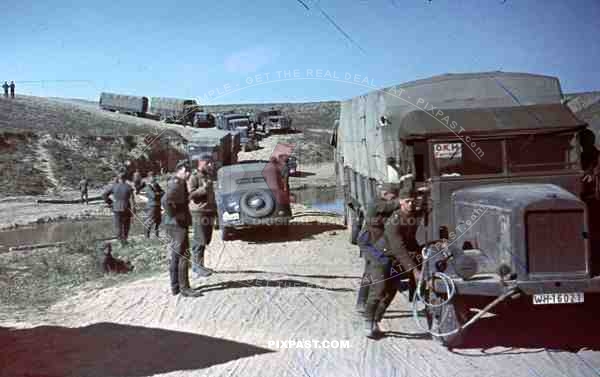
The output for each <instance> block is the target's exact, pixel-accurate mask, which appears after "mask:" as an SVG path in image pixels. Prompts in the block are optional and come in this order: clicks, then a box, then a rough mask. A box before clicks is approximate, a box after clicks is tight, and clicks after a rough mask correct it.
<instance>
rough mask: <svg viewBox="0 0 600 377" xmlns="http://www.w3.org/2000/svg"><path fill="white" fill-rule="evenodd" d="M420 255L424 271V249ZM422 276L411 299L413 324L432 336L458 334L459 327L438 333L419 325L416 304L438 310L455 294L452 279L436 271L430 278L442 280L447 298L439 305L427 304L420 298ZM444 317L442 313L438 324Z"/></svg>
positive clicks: (425, 257)
mask: <svg viewBox="0 0 600 377" xmlns="http://www.w3.org/2000/svg"><path fill="white" fill-rule="evenodd" d="M421 255H422V256H423V271H425V268H426V267H427V263H428V261H427V260H428V255H427V251H426V248H423V249H422V250H421ZM423 275H424V274H423V273H421V276H420V277H419V281H418V283H417V289H416V291H415V295H414V297H413V307H412V312H413V318H414V320H415V323H416V324H417V326H418V327H419V328H420V329H421V330H423V331H426V332H428V333H430V334H431V335H433V336H437V337H443V336H450V335H454V334H456V333H457V332H459V331H460V330H461V329H462V328H461V327H457V328H456V329H454V330H452V331H448V332H444V333H438V332H435V331H433V330H431V329H428V328H425V327H423V325H422V324H421V321H420V320H419V311H418V309H417V305H418V303H422V304H423V305H425V308H426V309H427V308H428V307H429V308H439V307H442V306H444V305H446V304H448V303H449V302H450V301H451V300H452V298H453V297H454V295H455V294H456V286H455V285H454V281H453V280H452V278H451V277H450V276H448V275H446V274H445V273H443V272H439V271H436V272H434V273H433V274H432V276H433V278H436V277H437V278H439V279H441V280H442V282H443V283H444V286H445V289H446V296H447V298H446V299H445V300H444V301H442V302H441V303H439V304H432V303H430V302H428V301H427V300H425V299H424V298H423V296H421V287H422V286H423ZM446 315H447V313H444V317H443V318H442V319H441V321H440V322H443V321H444V320H445V319H446Z"/></svg>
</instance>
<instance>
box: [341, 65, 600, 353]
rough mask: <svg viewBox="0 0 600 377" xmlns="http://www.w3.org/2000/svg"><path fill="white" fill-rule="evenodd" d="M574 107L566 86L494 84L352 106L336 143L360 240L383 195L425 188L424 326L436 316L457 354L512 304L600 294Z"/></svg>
mask: <svg viewBox="0 0 600 377" xmlns="http://www.w3.org/2000/svg"><path fill="white" fill-rule="evenodd" d="M561 100H562V92H561V87H560V83H559V80H558V79H557V78H555V77H549V76H542V75H534V74H525V73H504V72H491V73H476V74H448V75H442V76H436V77H432V78H429V79H425V80H419V81H414V82H409V83H406V84H402V85H398V86H395V87H390V88H386V89H382V90H379V91H374V92H371V93H368V94H366V95H363V96H359V97H356V98H353V99H351V100H348V101H344V102H342V104H341V113H340V119H339V122H338V124H337V126H336V128H335V131H334V137H333V138H332V142H333V143H334V146H335V147H336V151H335V155H336V171H337V172H338V176H337V179H338V184H339V185H341V186H342V187H343V188H344V193H345V199H346V203H347V206H346V218H347V220H348V221H349V223H350V224H351V226H352V225H353V228H354V230H355V231H354V232H352V235H351V237H355V236H356V233H357V232H356V229H358V228H360V227H361V225H362V224H360V221H361V220H362V219H363V218H364V211H365V208H366V207H367V205H368V203H369V202H370V201H372V200H373V199H374V198H375V196H376V185H377V183H378V182H381V181H388V182H394V181H395V182H398V183H401V184H409V185H411V186H412V188H413V189H414V190H415V192H416V193H417V194H416V195H415V198H416V199H417V207H419V208H420V210H421V213H422V221H421V222H419V223H418V224H416V225H418V226H419V231H418V239H419V243H420V245H421V246H423V248H422V249H421V250H416V254H415V259H416V260H417V261H418V262H419V263H420V267H421V268H422V271H423V273H422V280H421V281H420V282H419V288H418V289H417V290H416V291H417V292H418V294H417V295H415V299H414V303H415V304H414V305H415V306H414V307H413V313H414V315H415V319H418V317H417V314H416V313H417V305H418V304H419V303H425V307H426V309H427V310H426V312H427V328H426V329H427V330H428V331H430V332H431V333H432V334H433V335H434V337H435V338H436V339H438V340H440V341H442V342H443V343H444V344H446V345H448V346H454V345H457V344H460V342H461V341H462V340H463V336H466V335H465V334H466V331H465V330H466V329H467V328H468V327H469V326H471V325H472V324H473V323H475V322H476V321H477V320H478V319H479V318H480V317H481V316H482V315H484V314H485V313H487V312H488V311H489V310H491V309H492V308H493V307H495V306H496V305H498V304H499V303H500V302H503V305H509V306H510V305H511V302H513V301H512V299H515V298H517V297H519V298H520V300H521V301H525V302H527V303H528V305H531V306H532V307H533V306H535V307H539V306H540V305H545V304H546V305H549V304H573V305H579V304H580V303H582V302H584V301H586V300H588V299H593V298H595V297H597V296H598V292H600V269H599V268H598V267H599V266H598V264H597V261H598V253H600V250H597V248H591V246H590V239H594V238H596V239H597V235H594V234H590V230H589V220H590V219H589V217H588V216H590V215H591V214H590V213H588V207H587V206H586V203H584V202H583V201H582V200H581V199H580V198H579V197H578V196H579V194H580V190H581V187H580V186H581V177H582V170H581V167H580V149H579V143H578V142H577V136H578V134H579V133H580V132H581V131H582V130H583V129H585V128H586V124H585V123H583V122H582V121H580V120H579V119H577V118H576V117H575V116H574V114H573V113H572V112H571V111H570V110H569V109H568V108H567V107H566V106H565V105H563V104H562V103H561ZM594 216H597V214H594ZM351 241H353V242H355V241H356V239H351ZM425 286H428V287H430V288H431V289H429V290H425V291H424V289H423V287H425ZM474 307H475V308H477V309H479V310H480V311H479V312H478V313H477V314H475V313H474V312H473V311H471V309H472V308H474ZM423 327H425V325H423Z"/></svg>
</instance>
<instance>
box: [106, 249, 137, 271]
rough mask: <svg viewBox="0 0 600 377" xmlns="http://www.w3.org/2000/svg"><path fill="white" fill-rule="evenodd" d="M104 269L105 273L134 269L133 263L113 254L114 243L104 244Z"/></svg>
mask: <svg viewBox="0 0 600 377" xmlns="http://www.w3.org/2000/svg"><path fill="white" fill-rule="evenodd" d="M102 269H103V270H104V273H105V274H108V273H115V274H126V273H128V272H131V271H133V265H132V264H131V262H129V261H123V260H120V259H117V258H115V257H113V256H112V245H111V244H110V243H106V244H105V245H104V259H103V260H102Z"/></svg>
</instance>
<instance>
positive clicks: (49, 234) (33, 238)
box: [0, 187, 344, 253]
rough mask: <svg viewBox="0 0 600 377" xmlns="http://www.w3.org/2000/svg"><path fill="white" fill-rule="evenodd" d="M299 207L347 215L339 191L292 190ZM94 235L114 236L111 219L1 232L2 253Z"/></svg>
mask: <svg viewBox="0 0 600 377" xmlns="http://www.w3.org/2000/svg"><path fill="white" fill-rule="evenodd" d="M292 194H293V195H294V197H295V201H296V202H297V203H302V204H304V205H306V206H308V207H309V208H313V209H315V210H319V211H326V212H334V213H339V214H342V215H343V214H344V203H343V200H342V199H341V197H342V196H343V195H341V192H339V191H338V190H336V188H335V187H334V188H313V187H311V188H305V189H299V190H292ZM89 232H91V233H93V234H94V238H95V239H104V238H109V237H112V236H114V230H113V223H112V218H111V217H101V218H94V219H88V220H79V221H61V222H55V223H47V224H39V225H30V226H26V227H25V226H24V227H19V228H17V229H12V230H7V231H0V253H2V252H7V251H8V249H9V248H10V247H12V246H18V245H35V244H43V243H53V242H68V241H69V240H73V239H76V238H78V237H79V236H80V235H81V234H82V233H89ZM130 234H131V235H139V234H143V225H142V223H141V220H139V219H134V222H133V224H132V227H131V232H130Z"/></svg>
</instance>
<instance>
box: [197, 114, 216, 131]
mask: <svg viewBox="0 0 600 377" xmlns="http://www.w3.org/2000/svg"><path fill="white" fill-rule="evenodd" d="M192 126H193V127H196V128H212V127H215V117H214V115H212V114H211V113H207V112H204V111H199V112H196V113H195V114H194V120H193V123H192Z"/></svg>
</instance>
